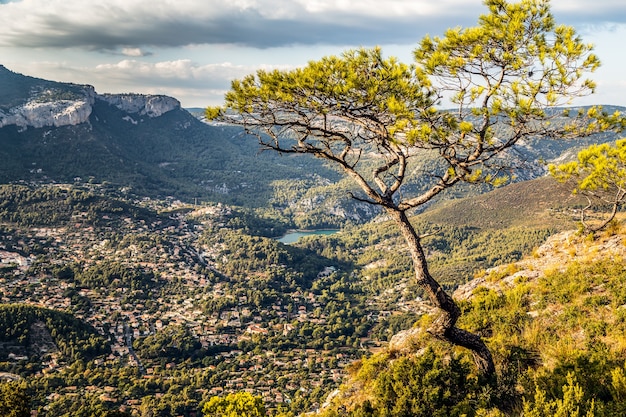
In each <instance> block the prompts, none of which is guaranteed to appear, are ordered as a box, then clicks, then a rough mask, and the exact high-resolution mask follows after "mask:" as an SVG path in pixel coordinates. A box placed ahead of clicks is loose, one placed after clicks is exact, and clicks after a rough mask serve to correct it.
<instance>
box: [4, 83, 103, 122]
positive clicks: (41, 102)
mask: <svg viewBox="0 0 626 417" xmlns="http://www.w3.org/2000/svg"><path fill="white" fill-rule="evenodd" d="M44 93H46V94H50V93H51V92H50V91H45V92H44ZM82 93H83V94H81V96H82V97H77V98H76V99H72V100H64V99H60V100H49V101H46V100H45V99H42V95H38V96H35V97H33V98H32V99H31V100H29V101H28V102H26V103H25V104H23V105H21V106H18V107H14V108H12V109H10V110H9V111H8V112H6V113H5V112H3V111H2V110H0V127H4V126H7V125H17V126H19V127H21V128H26V127H29V126H32V127H35V128H40V127H45V126H55V127H59V126H68V125H77V124H80V123H85V122H86V121H87V120H88V119H89V116H90V115H91V110H92V106H93V103H94V100H95V97H96V93H95V91H94V89H93V87H91V86H85V87H84V89H83V90H82ZM44 97H45V96H44Z"/></svg>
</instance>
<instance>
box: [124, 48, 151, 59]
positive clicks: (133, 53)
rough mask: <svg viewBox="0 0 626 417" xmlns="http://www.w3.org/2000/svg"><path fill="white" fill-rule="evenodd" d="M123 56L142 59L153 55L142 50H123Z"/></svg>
mask: <svg viewBox="0 0 626 417" xmlns="http://www.w3.org/2000/svg"><path fill="white" fill-rule="evenodd" d="M122 55H126V56H133V57H141V56H149V55H152V54H151V53H150V52H145V51H143V50H141V48H122Z"/></svg>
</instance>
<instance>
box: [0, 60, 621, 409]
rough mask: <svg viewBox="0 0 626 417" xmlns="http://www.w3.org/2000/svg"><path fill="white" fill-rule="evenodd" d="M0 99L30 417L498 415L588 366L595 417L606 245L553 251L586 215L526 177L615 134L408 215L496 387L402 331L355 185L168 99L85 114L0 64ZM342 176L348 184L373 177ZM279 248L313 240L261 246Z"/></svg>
mask: <svg viewBox="0 0 626 417" xmlns="http://www.w3.org/2000/svg"><path fill="white" fill-rule="evenodd" d="M0 86H5V87H6V86H10V89H8V90H7V91H9V92H10V94H8V93H7V94H5V95H4V96H0V111H2V114H0V116H2V118H1V120H0V122H1V124H2V127H0V141H2V144H3V145H4V146H3V147H1V148H0V157H2V160H3V161H6V163H5V164H3V165H2V166H0V181H1V184H0V379H3V380H9V381H10V382H7V385H3V386H7V387H15V389H17V390H18V391H19V392H21V393H26V394H27V395H28V398H29V401H30V407H31V409H32V410H35V411H36V412H37V413H38V415H45V416H50V417H69V416H72V417H75V416H78V417H83V416H84V417H92V416H97V417H107V416H108V415H115V414H112V413H116V412H118V413H123V415H124V416H129V415H131V416H138V417H144V416H145V417H148V416H150V417H155V416H160V417H169V416H185V417H191V416H195V417H197V416H200V415H201V414H202V412H201V411H200V410H202V408H203V406H204V405H205V404H207V403H209V402H210V401H211V399H213V398H216V397H220V398H222V397H226V396H227V395H228V394H232V393H244V392H246V393H249V394H252V395H254V396H256V397H258V398H260V399H261V400H262V403H263V404H264V407H265V408H266V409H267V410H268V412H269V414H270V415H272V416H275V417H293V416H296V415H307V414H308V413H315V415H320V416H324V417H326V416H329V417H331V416H332V417H336V416H343V415H353V416H372V415H376V416H378V414H372V411H371V407H372V404H376V405H377V406H380V407H382V408H381V410H382V409H384V407H387V408H388V409H391V408H393V407H395V406H396V404H404V403H403V401H405V400H407V398H411V399H413V398H419V396H420V395H423V394H424V393H433V392H441V391H440V390H441V387H448V386H455V387H459V389H458V392H456V393H454V395H452V394H451V393H449V392H444V393H443V394H442V395H438V394H437V395H435V394H433V397H437V400H432V398H431V399H428V398H426V399H424V398H423V399H422V400H421V401H420V402H414V403H415V404H418V405H419V406H420V407H421V405H422V404H425V407H427V406H428V404H430V401H431V400H432V403H433V404H435V405H436V407H439V408H436V407H435V406H433V407H435V408H436V409H437V410H438V411H437V412H440V413H444V414H441V415H464V414H462V413H465V414H466V415H478V414H476V413H474V411H475V410H480V411H479V412H481V413H483V414H480V415H485V416H486V415H489V416H491V417H501V416H502V415H503V414H497V413H498V412H500V409H499V408H498V407H500V408H502V409H505V408H506V407H510V408H511V410H514V411H515V412H518V411H519V410H520V409H521V408H523V407H525V405H524V404H527V403H528V404H530V402H529V401H535V399H534V397H532V394H531V393H532V388H533V383H536V384H537V390H539V389H542V390H552V391H553V392H558V394H556V395H557V396H558V395H560V392H559V389H562V387H563V384H562V382H563V381H566V380H565V375H569V374H567V373H566V371H567V370H571V369H574V370H575V372H576V373H575V375H578V376H579V377H581V376H585V375H586V374H585V373H584V372H585V369H592V370H593V372H595V373H593V375H590V376H589V381H595V386H596V387H595V388H594V386H589V385H586V386H585V389H586V390H587V392H589V393H593V395H595V394H598V398H601V399H602V401H604V402H603V403H602V404H608V405H606V407H607V408H606V409H607V410H609V411H611V410H613V411H614V410H618V408H615V407H619V406H620V404H621V403H620V402H618V401H616V400H615V399H616V398H617V397H619V396H621V395H622V394H623V393H624V392H626V389H624V386H623V384H622V385H620V381H621V380H620V379H619V378H620V377H619V375H618V373H619V372H623V371H619V369H621V368H620V366H622V364H623V361H624V355H623V350H624V349H623V343H622V341H621V340H622V339H619V337H618V336H617V333H614V332H613V331H612V330H609V327H610V326H609V325H607V324H606V323H612V324H614V328H615V329H617V330H616V332H618V331H619V330H620V329H621V328H622V324H621V323H622V322H623V317H622V316H623V314H622V313H621V311H622V310H621V309H622V306H623V305H624V303H625V302H626V301H625V300H624V299H623V294H622V293H621V291H620V289H619V288H620V285H621V284H622V281H621V280H622V278H623V268H622V269H620V266H619V264H620V257H621V256H622V254H623V251H621V252H620V251H619V250H614V249H615V248H621V247H623V246H624V244H623V240H622V238H621V237H620V236H623V233H624V232H623V230H622V227H621V226H620V224H619V223H614V224H613V225H612V228H611V229H610V230H609V231H607V232H604V233H603V234H598V235H597V236H595V235H589V236H582V235H579V234H576V233H575V232H572V231H571V230H572V229H574V228H576V222H577V220H578V218H579V213H580V209H581V208H582V207H584V205H585V204H586V202H585V200H584V199H581V197H580V196H572V194H571V191H572V187H571V184H560V183H557V182H556V181H555V180H554V179H552V178H550V177H548V176H545V175H544V174H545V172H546V163H547V162H550V161H562V160H568V159H571V158H573V157H574V156H575V154H576V152H577V150H578V149H580V148H581V147H584V146H586V145H587V144H589V143H592V142H595V141H597V142H602V141H604V142H611V141H613V140H614V139H615V137H616V136H615V135H614V134H608V133H607V134H602V135H594V136H591V137H585V138H582V139H572V140H570V141H565V140H563V141H553V140H549V139H546V138H541V137H535V138H531V139H528V140H525V141H522V143H520V145H521V146H519V147H518V148H517V149H516V150H515V152H511V153H510V154H509V153H506V152H505V153H504V155H502V158H503V159H502V160H503V161H505V162H506V161H511V160H519V161H522V162H523V163H521V164H519V166H516V167H515V169H514V170H512V171H511V172H510V174H511V176H510V181H509V182H508V183H507V184H505V185H503V186H500V187H495V186H493V184H485V183H480V182H479V181H478V182H476V183H472V182H471V181H468V184H465V185H462V186H459V187H456V188H454V190H452V189H450V190H447V191H444V192H442V193H441V195H440V196H438V197H437V198H435V199H433V201H432V202H430V203H429V204H427V205H425V206H424V207H419V209H418V210H412V211H409V214H410V223H411V224H412V225H413V227H415V230H416V231H417V232H418V233H419V235H420V239H421V240H422V243H423V249H424V253H425V256H426V257H427V258H428V262H429V270H430V273H432V275H433V276H434V277H436V279H437V280H438V282H440V283H441V286H442V288H443V289H444V290H446V291H447V292H449V293H453V292H455V291H456V293H455V294H456V297H457V299H458V300H459V305H460V309H461V310H462V311H463V315H462V316H461V319H460V321H461V324H462V325H463V326H464V327H465V328H468V329H470V330H471V331H473V332H475V333H476V334H479V335H480V336H481V337H482V338H484V339H485V340H486V341H487V343H488V344H489V346H490V348H491V347H492V348H493V351H494V353H495V354H494V356H495V358H496V363H497V364H498V369H497V372H498V377H499V379H496V380H491V381H485V380H483V379H482V376H481V375H479V374H477V373H476V372H475V370H474V368H472V366H473V365H471V364H472V360H471V357H470V356H471V355H470V354H469V353H468V351H467V350H463V349H456V348H453V347H451V346H449V345H447V344H445V343H443V342H442V341H441V340H439V339H437V338H436V337H433V336H432V335H430V334H427V332H425V331H424V330H423V329H425V328H427V327H428V325H429V321H431V320H433V319H432V317H433V316H434V314H433V313H434V312H435V309H434V307H433V306H432V303H430V302H429V301H428V300H427V295H426V294H425V292H424V288H423V287H420V286H419V285H418V284H417V283H416V282H415V279H414V274H413V269H412V260H411V256H410V254H409V253H408V251H407V250H406V245H405V242H404V240H403V238H402V236H401V234H400V232H399V230H398V229H397V227H396V225H395V224H394V223H393V221H392V220H391V218H390V217H389V216H387V215H383V214H382V212H381V210H380V209H379V208H377V207H374V206H373V205H372V204H370V203H367V202H365V201H359V200H358V198H357V199H351V198H350V197H349V196H350V194H354V193H355V192H356V191H355V187H354V185H352V184H350V183H349V182H348V181H346V180H345V179H342V178H341V176H340V174H339V173H338V172H337V171H335V170H334V169H332V168H330V167H329V166H327V165H326V164H324V163H322V161H320V160H318V159H315V158H298V157H297V156H294V155H288V154H283V155H280V154H274V153H268V152H263V153H260V152H259V148H258V146H259V145H258V142H257V138H254V137H251V136H249V135H247V134H245V133H244V130H242V129H241V128H240V127H237V126H230V125H223V124H207V123H206V121H201V120H199V119H202V117H201V116H199V117H194V116H192V115H191V114H189V113H188V112H187V111H186V110H184V109H181V108H180V106H179V104H178V102H177V101H175V100H174V99H170V98H167V97H162V96H157V97H153V96H143V95H133V94H121V95H99V94H97V93H96V92H95V91H93V88H90V87H89V86H79V85H74V84H72V85H67V84H63V83H54V82H48V81H45V80H39V79H34V78H31V77H26V76H22V75H20V74H15V73H12V72H10V71H9V70H7V69H6V68H4V67H1V68H0ZM7 88H8V87H7ZM76 102H80V103H83V104H81V105H80V106H79V105H77V104H76ZM33 109H35V110H37V111H35V110H33ZM41 109H43V110H41ZM40 110H41V111H43V114H45V116H46V117H39V116H37V114H39V113H38V111H40ZM610 110H617V111H619V110H623V109H621V108H612V107H611V108H610ZM55 112H58V113H59V114H61V113H63V114H64V115H66V116H67V117H65V116H64V117H53V116H54V114H56V113H55ZM68 112H69V113H68ZM66 113H68V114H69V116H68V115H67V114H66ZM50 115H52V116H50ZM72 115H73V116H72ZM31 116H32V117H31ZM34 116H37V117H34ZM48 116H50V117H48ZM79 116H80V117H79ZM196 116H198V115H196ZM29 117H30V118H29ZM70 121H71V123H70ZM74 122H76V123H74ZM373 149H374V148H373V147H371V148H367V147H366V149H365V150H367V151H372V150H373ZM425 155H426V156H425V158H423V159H419V160H418V161H416V162H411V164H409V165H407V167H408V172H410V173H411V174H410V175H407V177H406V182H405V183H404V184H403V188H402V192H403V193H405V192H406V193H411V192H423V191H424V190H427V189H428V188H427V187H428V186H427V184H426V182H427V181H425V180H424V178H426V179H431V178H436V175H429V174H428V173H431V172H435V173H436V172H437V170H440V169H441V166H440V165H438V164H437V162H436V156H437V155H436V152H425ZM500 156H501V155H499V157H500ZM359 161H360V162H362V163H363V164H364V165H365V168H363V172H367V171H368V170H372V169H373V168H372V167H375V166H376V164H377V163H379V162H380V159H377V157H376V156H375V155H374V152H364V153H363V157H362V159H359ZM424 173H427V174H428V175H424ZM392 177H393V176H391V177H389V178H392ZM389 178H387V179H389ZM486 182H487V183H488V182H489V181H486ZM357 197H358V195H357ZM361 200H362V199H361ZM619 217H620V218H621V217H622V215H621V213H620V216H619ZM293 230H301V231H314V232H313V233H312V234H311V235H308V236H302V237H300V236H299V235H297V237H298V239H296V240H290V241H281V240H279V238H280V237H281V236H285V235H286V236H288V237H296V235H294V234H291V233H289V232H290V231H293ZM598 242H601V243H598ZM607 242H609V243H607ZM609 248H610V250H609ZM601 255H606V256H601ZM612 257H615V259H614V260H612V259H609V258H612ZM533 259H535V260H536V261H534V262H533ZM569 264H572V265H573V266H572V268H573V269H571V270H568V269H567V268H565V266H567V265H569ZM596 266H597V269H594V268H596ZM564 268H565V269H564ZM607 271H608V272H607ZM568 274H570V275H571V276H573V277H576V279H575V283H576V285H573V286H572V287H570V286H568V281H567V277H566V276H567V275H568ZM586 274H591V275H593V277H594V278H593V279H594V285H593V286H588V285H585V284H584V277H585V276H586ZM546 277H547V278H546ZM552 278H554V280H555V282H557V283H558V285H559V286H558V287H554V288H552V287H551V285H552V284H551V283H550V282H551V281H550V279H552ZM518 284H519V285H518ZM555 285H556V284H555ZM551 294H555V296H554V297H552V296H551ZM569 301H571V302H572V303H575V304H572V305H576V306H577V308H578V309H579V310H580V311H585V312H586V314H587V316H589V317H592V318H593V320H591V321H585V319H586V318H585V317H583V316H582V315H581V314H575V311H572V308H573V307H572V308H570V307H568V306H567V305H566V303H567V302H569ZM596 307H597V308H598V310H599V311H601V313H598V315H597V316H596V315H595V314H592V310H593V309H594V308H596ZM555 312H556V313H555ZM563 312H566V313H567V314H564V313H563ZM552 313H555V314H556V316H555V317H557V318H558V320H555V321H554V322H552V321H550V320H551V317H552ZM562 313H563V314H562ZM600 316H601V317H602V320H604V322H602V320H600V319H599V318H598V317H600ZM535 319H536V321H534V320H535ZM568 320H569V321H568ZM571 323H574V324H575V326H574V328H575V329H576V331H577V332H578V334H577V335H569V334H568V333H567V330H566V329H567V326H568V325H569V324H571ZM603 323H604V324H603ZM539 327H543V328H548V329H550V330H551V331H553V333H554V334H559V335H560V337H561V339H562V340H564V341H566V342H563V343H562V344H561V342H560V340H555V339H554V338H551V337H549V336H546V335H542V334H541V329H540V328H539ZM501 335H503V336H501ZM568 343H569V344H568ZM550 346H555V347H556V348H555V349H552V348H551V347H550ZM551 349H552V350H551ZM568 349H569V350H568ZM603 352H604V353H605V354H606V355H605V358H606V361H605V362H601V361H600V362H601V363H600V365H597V366H588V367H587V368H585V366H587V365H588V363H587V362H593V363H599V362H598V361H599V359H598V357H599V356H601V355H602V353H603ZM578 360H580V362H577V361H578ZM585 361H587V362H585ZM594 361H595V362H594ZM583 362H585V363H587V365H585V366H582V365H580V366H579V364H580V363H583ZM596 371H597V372H596ZM420 372H424V374H420ZM590 372H591V371H590ZM602 374H603V375H609V374H610V375H613V374H615V375H618V376H615V377H614V379H613V380H612V382H608V380H602V381H600V380H599V379H601V378H600V377H599V375H602ZM430 381H434V382H430ZM450 381H456V382H450ZM568 381H569V380H568ZM566 382H567V381H566ZM429 383H432V386H429V385H428V384H429ZM568 383H569V382H568ZM420 384H426V385H420ZM559 384H560V385H559ZM610 384H613V385H612V387H613V388H612V390H613V391H611V390H610V389H609V388H606V389H605V388H597V387H607V386H609V385H610ZM433 387H434V388H433ZM539 387H541V388H539ZM431 388H432V389H431ZM411 390H413V391H411ZM594 390H595V391H594ZM603 390H604V391H603ZM596 391H597V392H596ZM600 394H601V395H600ZM590 395H592V394H590ZM463 396H465V397H463ZM451 397H454V401H456V402H453V404H452V405H449V404H448V403H447V402H446V401H448V398H451ZM411 401H412V400H411ZM539 401H540V400H539V399H538V400H536V402H539ZM533 404H534V403H533ZM614 404H617V405H614ZM416 406H417V405H416ZM446 407H450V408H446ZM455 407H456V408H455ZM464 407H465V408H464ZM599 407H600V406H599ZM602 407H605V405H602ZM611 407H614V408H611ZM451 410H452V411H451ZM459 410H460V411H459ZM468 410H470V411H468ZM485 410H487V411H485ZM381 412H382V411H381ZM488 412H489V413H491V414H484V413H488ZM368 413H369V414H368ZM429 413H430V414H429ZM446 413H448V414H446ZM455 413H456V414H455ZM468 413H469V414H468ZM472 413H474V414H472ZM431 414H432V413H431V411H424V412H423V414H422V415H431ZM513 414H514V413H513ZM381 415H382V414H381ZM385 415H386V414H385ZM389 415H395V414H389ZM608 415H610V414H608Z"/></svg>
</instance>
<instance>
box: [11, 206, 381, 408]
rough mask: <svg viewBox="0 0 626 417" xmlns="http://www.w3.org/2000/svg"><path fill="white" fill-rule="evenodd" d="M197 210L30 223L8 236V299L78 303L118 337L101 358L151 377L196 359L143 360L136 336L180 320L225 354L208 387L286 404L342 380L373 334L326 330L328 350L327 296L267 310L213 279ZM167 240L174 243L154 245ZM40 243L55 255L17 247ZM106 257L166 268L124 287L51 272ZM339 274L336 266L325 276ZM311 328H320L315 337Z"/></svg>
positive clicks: (99, 390)
mask: <svg viewBox="0 0 626 417" xmlns="http://www.w3.org/2000/svg"><path fill="white" fill-rule="evenodd" d="M223 210H226V208H224V207H215V208H213V209H211V210H206V209H204V210H203V212H202V213H201V214H202V215H203V216H205V218H206V217H207V215H209V217H211V218H216V217H219V216H217V215H216V214H217V212H218V211H223ZM189 218H190V217H189V216H184V215H181V214H176V215H172V216H170V218H169V221H168V222H163V221H162V220H157V221H155V222H153V223H147V222H146V221H144V220H140V221H138V222H136V221H134V220H133V219H131V218H130V217H121V218H120V219H116V221H115V222H114V223H112V224H113V225H114V226H108V227H104V228H97V227H94V226H93V225H90V224H87V222H84V221H83V220H82V218H81V215H78V216H76V218H75V219H73V221H72V224H70V225H65V226H63V227H60V228H55V227H45V228H32V229H28V230H26V229H20V230H15V231H14V235H12V236H11V235H9V234H5V236H4V241H3V242H0V245H1V246H0V267H1V269H0V301H1V302H2V303H3V304H13V303H27V304H31V305H36V306H40V307H45V308H48V309H55V310H60V311H65V312H71V313H72V314H74V316H75V317H77V318H79V319H82V320H84V321H85V322H87V323H89V324H91V325H92V326H94V327H95V328H96V329H97V330H98V332H99V333H100V334H102V335H105V336H106V337H107V338H108V339H109V340H110V349H111V351H110V354H109V355H108V356H107V357H104V358H98V359H97V363H96V364H97V365H100V366H109V367H126V366H130V367H135V368H137V370H138V371H139V373H140V375H141V378H143V379H146V380H150V379H157V378H168V377H170V375H171V374H172V373H174V372H176V371H177V369H178V368H180V367H181V366H188V365H181V363H177V361H176V360H175V359H172V360H170V361H168V362H166V363H163V360H160V359H154V358H142V357H141V356H142V355H141V352H139V353H138V352H136V351H135V349H133V345H134V343H135V341H137V340H141V339H142V338H147V337H150V336H154V335H156V334H159V332H168V331H171V329H180V328H184V329H187V330H188V331H189V332H190V333H191V334H192V335H193V337H194V338H195V339H196V340H197V341H198V342H199V343H200V345H201V348H202V350H203V351H206V352H213V354H211V355H207V357H206V358H205V359H204V363H205V364H207V366H206V367H203V368H202V369H196V370H195V371H194V372H202V373H204V374H205V375H211V376H212V377H209V380H210V381H212V383H211V384H210V386H207V387H206V389H205V390H204V392H203V393H202V394H203V395H208V396H213V395H219V394H222V393H224V392H233V391H241V390H245V391H249V392H252V393H254V394H255V395H261V396H262V398H263V399H264V401H265V402H266V403H268V404H281V403H289V402H290V401H292V397H293V396H294V395H295V394H297V393H303V392H310V391H312V390H315V389H316V388H317V389H320V387H322V386H324V387H325V388H326V389H327V388H328V387H329V386H330V387H332V386H337V385H338V384H339V382H340V381H341V379H342V378H343V377H344V375H345V372H346V371H345V367H346V365H347V364H349V363H350V362H352V361H354V360H355V359H358V358H359V357H360V356H361V355H363V354H364V353H365V352H366V349H367V346H368V344H369V343H370V342H371V341H369V340H368V339H367V338H360V339H359V340H358V344H357V345H356V346H353V345H354V344H356V343H352V344H351V345H346V346H341V345H340V344H339V343H337V341H329V340H328V337H326V342H327V343H326V344H325V345H324V347H326V348H311V347H306V345H307V343H306V342H305V341H304V339H305V338H303V337H302V336H303V333H302V329H301V325H303V324H307V325H313V326H324V325H326V324H327V320H328V315H327V314H326V313H325V312H324V309H323V307H324V306H323V305H322V301H321V300H320V296H319V294H316V293H315V292H313V291H301V290H298V291H295V292H293V293H289V294H284V295H283V297H282V298H281V299H278V300H276V301H275V302H273V303H272V304H271V305H269V306H267V307H264V308H259V306H257V305H255V304H254V303H253V302H252V300H250V299H249V297H248V296H247V295H246V293H245V292H242V291H241V289H239V290H235V289H233V288H232V286H230V285H229V284H228V283H226V282H215V280H212V279H211V278H210V277H207V275H206V271H207V270H211V269H212V268H214V265H215V262H214V261H213V259H214V258H215V256H217V251H215V252H213V251H212V249H211V248H202V247H199V246H194V243H195V242H197V241H198V236H199V235H200V234H201V233H202V231H203V229H204V227H205V225H206V221H205V223H199V222H197V221H192V222H189V221H188V219H189ZM104 220H110V219H104ZM163 223H166V224H163ZM113 235H115V237H114V239H117V240H118V242H117V243H116V244H111V240H112V239H113V237H112V236H113ZM155 241H166V242H168V244H163V245H159V244H153V242H155ZM9 242H10V244H8V243H9ZM34 245H39V246H43V247H45V253H46V255H45V256H44V255H42V254H41V253H39V254H34V253H30V254H27V253H26V251H21V253H18V252H17V251H15V248H16V247H22V248H28V247H33V246H34ZM103 259H106V260H107V261H108V262H111V261H116V262H124V263H130V264H132V265H133V266H135V267H141V268H145V269H149V270H151V271H154V273H155V277H156V278H154V279H155V280H158V282H155V283H154V288H152V289H149V288H142V289H132V288H131V287H128V286H124V285H116V286H114V288H86V287H85V288H81V286H80V285H78V284H77V283H76V282H72V281H71V280H67V279H62V278H59V277H55V276H54V274H50V272H49V271H50V268H51V267H54V266H57V267H60V266H63V265H64V264H68V263H80V265H81V267H82V268H89V267H91V266H93V265H97V264H98V263H99V262H101V261H102V260H103ZM335 273H336V268H335V267H334V266H331V265H329V266H327V267H325V268H323V269H322V270H320V271H319V274H318V276H319V277H328V276H330V275H332V274H335ZM252 290H254V289H252ZM215 300H222V302H223V301H224V300H227V302H225V303H224V306H225V307H224V308H220V309H218V310H217V311H211V309H207V305H208V304H210V303H211V301H215ZM283 300H288V302H284V301H283ZM377 319H378V315H369V316H368V320H370V321H372V322H374V321H376V320H377ZM299 330H300V333H299ZM311 337H312V336H311V335H310V334H308V339H311ZM277 338H282V339H284V340H287V341H289V343H288V345H289V346H290V348H289V349H284V348H282V347H281V346H277V345H272V344H269V345H265V344H264V342H263V341H264V340H276V339H277ZM299 345H300V346H301V347H298V346H299ZM318 345H319V346H321V345H322V344H321V343H318ZM25 359H26V358H25V357H20V358H13V359H11V360H13V361H18V360H25ZM44 364H45V368H44V369H43V370H42V371H41V372H43V373H45V374H53V373H55V372H61V371H62V370H63V368H64V366H65V365H66V363H65V362H64V361H63V360H62V358H59V357H57V356H55V355H54V354H52V355H47V356H46V361H45V363H44ZM63 392H65V393H67V394H71V395H73V394H79V393H81V392H89V393H90V394H97V395H100V397H101V399H102V398H104V399H106V401H110V402H113V403H116V404H120V405H122V406H127V407H130V408H132V407H136V406H137V405H138V404H139V403H138V399H137V398H129V397H127V396H125V395H124V394H123V393H120V392H118V391H117V390H116V389H113V388H111V387H107V386H104V387H95V386H85V387H74V386H70V387H65V388H64V390H62V391H61V393H63ZM155 394H156V395H158V394H159V393H158V392H156V393H155ZM57 395H59V394H57Z"/></svg>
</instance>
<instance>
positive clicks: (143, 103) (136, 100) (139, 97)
mask: <svg viewBox="0 0 626 417" xmlns="http://www.w3.org/2000/svg"><path fill="white" fill-rule="evenodd" d="M97 98H98V99H100V100H103V101H106V102H107V103H109V104H111V105H113V106H115V107H117V108H118V109H120V110H122V111H125V112H127V113H139V114H140V115H142V116H143V115H145V116H148V117H159V116H161V115H162V114H164V113H167V112H168V111H171V110H175V109H178V108H180V102H179V101H178V100H176V99H175V98H172V97H168V96H150V95H144V94H102V95H98V97H97Z"/></svg>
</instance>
